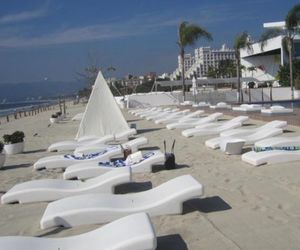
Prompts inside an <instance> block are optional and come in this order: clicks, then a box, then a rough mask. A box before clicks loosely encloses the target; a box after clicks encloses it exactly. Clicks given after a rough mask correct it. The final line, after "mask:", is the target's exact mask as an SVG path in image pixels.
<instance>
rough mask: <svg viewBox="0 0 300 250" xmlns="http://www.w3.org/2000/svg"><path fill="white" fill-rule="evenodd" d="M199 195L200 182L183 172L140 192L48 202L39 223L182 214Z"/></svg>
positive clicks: (72, 223)
mask: <svg viewBox="0 0 300 250" xmlns="http://www.w3.org/2000/svg"><path fill="white" fill-rule="evenodd" d="M202 195H203V187H202V185H201V184H200V183H199V182H198V181H197V180H195V179H194V178H193V177H192V176H190V175H183V176H180V177H176V178H174V179H172V180H170V181H167V182H165V183H163V184H161V185H160V186H158V187H155V188H153V189H150V190H147V191H143V192H139V193H129V194H122V195H115V194H87V195H79V196H73V197H68V198H65V199H61V200H58V201H54V202H51V203H50V204H48V206H47V208H46V210H45V212H44V215H43V217H42V219H41V222H40V225H41V228H42V229H46V228H50V227H55V226H64V227H73V226H78V225H83V224H98V223H106V222H110V221H113V220H116V219H118V218H120V217H123V216H126V215H129V214H132V213H137V212H146V213H148V214H149V216H158V215H164V214H181V213H182V203H183V202H185V201H187V200H190V199H194V198H199V197H201V196H202ZM129 230H130V228H129ZM115 236H116V235H115ZM116 238H118V237H117V236H116Z"/></svg>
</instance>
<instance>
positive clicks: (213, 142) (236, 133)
mask: <svg viewBox="0 0 300 250" xmlns="http://www.w3.org/2000/svg"><path fill="white" fill-rule="evenodd" d="M286 126H287V122H286V121H278V120H274V121H271V122H268V123H266V124H264V125H262V126H259V127H257V128H251V129H242V128H241V129H230V130H226V131H224V132H221V133H220V137H216V138H212V139H209V140H206V141H205V146H207V147H209V148H212V149H217V148H219V147H220V142H221V139H222V137H241V136H248V135H251V134H254V133H256V132H259V131H262V130H265V129H271V128H285V127H286Z"/></svg>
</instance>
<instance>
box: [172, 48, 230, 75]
mask: <svg viewBox="0 0 300 250" xmlns="http://www.w3.org/2000/svg"><path fill="white" fill-rule="evenodd" d="M194 53H195V54H194V56H192V55H191V54H186V56H185V60H184V65H185V76H186V78H192V77H193V76H194V75H195V76H196V77H197V78H202V77H205V76H206V75H207V72H208V69H209V68H210V67H213V68H217V67H218V65H219V62H220V61H223V60H226V59H230V60H235V55H234V50H233V49H229V48H227V47H226V46H225V44H224V45H223V46H222V48H221V49H212V48H210V47H200V48H197V49H195V52H194ZM178 75H181V60H180V56H178V68H177V69H176V70H175V71H174V72H173V74H172V76H173V78H174V79H175V78H176V76H178Z"/></svg>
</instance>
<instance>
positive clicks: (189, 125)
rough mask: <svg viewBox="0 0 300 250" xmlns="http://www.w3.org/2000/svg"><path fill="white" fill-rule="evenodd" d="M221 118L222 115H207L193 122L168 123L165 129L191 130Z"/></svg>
mask: <svg viewBox="0 0 300 250" xmlns="http://www.w3.org/2000/svg"><path fill="white" fill-rule="evenodd" d="M221 116H223V114H222V113H213V114H210V115H208V116H207V117H203V118H197V119H194V120H193V121H190V120H186V121H183V122H175V123H170V124H167V126H166V128H167V129H175V128H181V129H183V128H193V127H195V126H197V125H201V124H207V123H210V122H213V121H216V120H218V119H219V118H220V117H221Z"/></svg>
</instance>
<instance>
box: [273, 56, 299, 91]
mask: <svg viewBox="0 0 300 250" xmlns="http://www.w3.org/2000/svg"><path fill="white" fill-rule="evenodd" d="M293 77H294V79H293V81H294V83H295V89H297V90H300V61H299V60H294V61H293ZM276 79H277V80H278V81H279V84H280V85H281V86H285V87H287V86H290V82H291V80H290V65H289V64H285V65H283V66H282V65H280V66H279V70H278V73H277V76H276Z"/></svg>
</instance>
